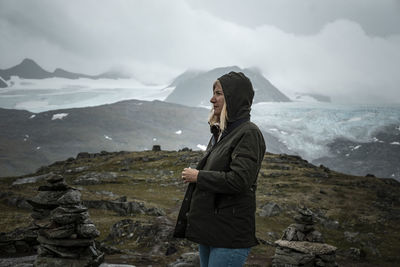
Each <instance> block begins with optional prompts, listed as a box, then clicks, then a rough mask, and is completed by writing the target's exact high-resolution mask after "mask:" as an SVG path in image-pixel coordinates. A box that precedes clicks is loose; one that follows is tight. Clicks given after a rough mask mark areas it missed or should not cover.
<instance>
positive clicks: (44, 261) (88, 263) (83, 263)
mask: <svg viewBox="0 0 400 267" xmlns="http://www.w3.org/2000/svg"><path fill="white" fill-rule="evenodd" d="M103 261H104V255H100V256H98V257H97V258H95V259H94V260H93V259H92V258H79V259H66V258H52V257H37V258H36V260H35V264H34V265H35V266H47V267H60V266H71V267H92V266H93V267H96V266H99V265H100V263H101V262H103Z"/></svg>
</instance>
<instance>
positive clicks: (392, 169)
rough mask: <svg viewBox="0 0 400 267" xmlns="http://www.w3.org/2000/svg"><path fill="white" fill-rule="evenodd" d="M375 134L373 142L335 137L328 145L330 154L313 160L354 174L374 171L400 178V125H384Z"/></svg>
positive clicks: (379, 174)
mask: <svg viewBox="0 0 400 267" xmlns="http://www.w3.org/2000/svg"><path fill="white" fill-rule="evenodd" d="M372 136H373V140H372V141H371V142H358V141H354V140H349V139H346V138H344V137H342V138H336V139H335V140H334V141H333V142H331V143H330V144H329V145H328V147H329V150H330V155H329V156H325V157H321V158H318V159H315V160H313V163H314V164H323V165H325V166H328V167H330V168H333V169H335V170H337V171H340V172H346V173H350V174H353V175H367V174H372V175H375V176H377V177H390V178H395V179H397V180H399V181H400V178H399V177H400V126H398V125H389V126H385V127H383V128H381V129H379V130H377V131H376V132H375V133H374V134H373V135H372Z"/></svg>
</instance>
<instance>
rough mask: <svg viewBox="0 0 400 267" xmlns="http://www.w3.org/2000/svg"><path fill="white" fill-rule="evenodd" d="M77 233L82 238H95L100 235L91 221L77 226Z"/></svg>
mask: <svg viewBox="0 0 400 267" xmlns="http://www.w3.org/2000/svg"><path fill="white" fill-rule="evenodd" d="M77 233H78V235H79V236H81V237H83V238H96V237H98V236H99V235H100V232H99V230H97V228H96V226H95V225H94V224H92V223H86V224H80V225H78V227H77Z"/></svg>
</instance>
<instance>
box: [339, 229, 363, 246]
mask: <svg viewBox="0 0 400 267" xmlns="http://www.w3.org/2000/svg"><path fill="white" fill-rule="evenodd" d="M343 234H344V237H345V238H346V240H347V241H348V242H350V243H354V242H358V241H360V240H359V238H358V237H357V236H358V234H359V233H358V232H349V231H345V232H344V233H343Z"/></svg>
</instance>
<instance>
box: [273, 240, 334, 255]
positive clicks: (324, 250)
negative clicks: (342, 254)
mask: <svg viewBox="0 0 400 267" xmlns="http://www.w3.org/2000/svg"><path fill="white" fill-rule="evenodd" d="M275 244H276V245H278V246H280V247H283V248H290V249H293V250H296V251H299V252H302V253H306V254H313V255H316V254H317V255H320V254H331V253H333V252H335V251H336V249H337V248H336V247H334V246H331V245H328V244H323V243H313V242H307V241H287V240H282V239H280V240H277V241H275Z"/></svg>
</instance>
